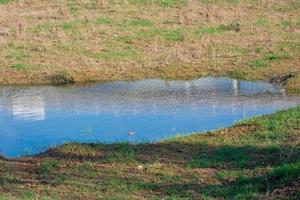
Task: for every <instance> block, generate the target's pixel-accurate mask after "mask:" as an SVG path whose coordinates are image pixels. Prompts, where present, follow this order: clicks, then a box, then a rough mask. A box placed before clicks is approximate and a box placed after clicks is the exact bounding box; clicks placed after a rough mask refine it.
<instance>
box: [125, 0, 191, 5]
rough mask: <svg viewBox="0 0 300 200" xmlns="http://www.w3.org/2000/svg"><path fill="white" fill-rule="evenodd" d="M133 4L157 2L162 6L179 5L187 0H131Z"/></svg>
mask: <svg viewBox="0 0 300 200" xmlns="http://www.w3.org/2000/svg"><path fill="white" fill-rule="evenodd" d="M129 2H130V3H132V4H139V5H147V4H152V3H154V4H156V5H159V6H161V7H178V6H182V5H185V4H186V0H129Z"/></svg>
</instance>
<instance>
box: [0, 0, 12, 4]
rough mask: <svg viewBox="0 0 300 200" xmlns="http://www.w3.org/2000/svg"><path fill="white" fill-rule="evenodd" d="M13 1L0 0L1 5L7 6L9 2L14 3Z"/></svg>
mask: <svg viewBox="0 0 300 200" xmlns="http://www.w3.org/2000/svg"><path fill="white" fill-rule="evenodd" d="M12 1H13V0H0V4H7V3H9V2H12Z"/></svg>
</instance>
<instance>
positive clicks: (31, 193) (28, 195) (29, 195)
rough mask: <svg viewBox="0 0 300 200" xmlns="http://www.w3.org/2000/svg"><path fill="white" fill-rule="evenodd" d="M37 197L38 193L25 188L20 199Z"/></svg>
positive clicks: (29, 199)
mask: <svg viewBox="0 0 300 200" xmlns="http://www.w3.org/2000/svg"><path fill="white" fill-rule="evenodd" d="M32 199H36V193H35V192H34V191H33V190H25V191H23V192H22V193H21V196H20V200H32Z"/></svg>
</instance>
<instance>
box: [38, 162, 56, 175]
mask: <svg viewBox="0 0 300 200" xmlns="http://www.w3.org/2000/svg"><path fill="white" fill-rule="evenodd" d="M58 167H59V161H57V160H46V161H44V162H43V163H41V165H40V169H39V170H40V173H41V174H50V173H52V172H53V171H54V170H56V169H57V168H58Z"/></svg>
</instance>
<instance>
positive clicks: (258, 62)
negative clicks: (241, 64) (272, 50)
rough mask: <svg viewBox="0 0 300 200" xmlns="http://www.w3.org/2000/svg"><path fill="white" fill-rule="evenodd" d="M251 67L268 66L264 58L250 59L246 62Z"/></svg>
mask: <svg viewBox="0 0 300 200" xmlns="http://www.w3.org/2000/svg"><path fill="white" fill-rule="evenodd" d="M248 65H249V66H251V67H253V68H264V67H267V66H268V62H267V61H266V60H264V59H258V60H252V61H250V62H249V63H248Z"/></svg>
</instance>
